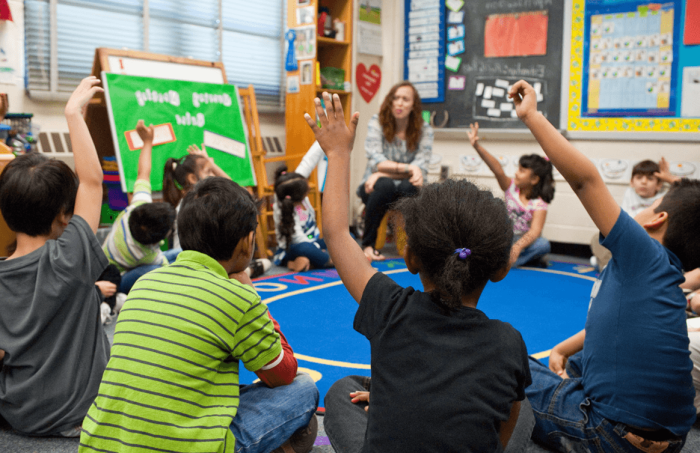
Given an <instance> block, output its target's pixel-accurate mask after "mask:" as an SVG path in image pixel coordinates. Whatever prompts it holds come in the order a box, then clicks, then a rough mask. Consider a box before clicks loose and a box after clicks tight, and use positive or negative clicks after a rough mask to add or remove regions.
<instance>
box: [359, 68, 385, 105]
mask: <svg viewBox="0 0 700 453" xmlns="http://www.w3.org/2000/svg"><path fill="white" fill-rule="evenodd" d="M355 79H356V80H357V88H359V89H360V96H362V99H364V100H365V102H367V103H369V101H371V100H372V98H373V97H374V95H375V94H377V91H379V85H380V84H381V82H382V70H381V69H379V66H377V65H376V64H373V65H372V66H370V67H369V70H368V69H367V68H366V67H365V65H364V64H362V63H360V64H358V65H357V69H356V70H355Z"/></svg>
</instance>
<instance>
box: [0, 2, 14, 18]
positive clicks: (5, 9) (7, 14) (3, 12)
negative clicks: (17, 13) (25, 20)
mask: <svg viewBox="0 0 700 453" xmlns="http://www.w3.org/2000/svg"><path fill="white" fill-rule="evenodd" d="M0 20H9V21H10V22H12V12H11V11H10V5H8V4H7V0H0Z"/></svg>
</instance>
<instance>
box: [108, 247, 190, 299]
mask: <svg viewBox="0 0 700 453" xmlns="http://www.w3.org/2000/svg"><path fill="white" fill-rule="evenodd" d="M180 252H182V249H170V250H167V251H165V252H163V255H165V258H166V259H167V260H168V263H170V264H172V263H174V262H175V259H176V258H177V256H178V255H179V254H180ZM159 267H161V266H160V265H154V264H148V265H144V266H139V267H135V268H133V269H131V270H129V271H126V272H125V273H124V275H122V282H121V283H120V284H119V292H120V293H124V294H129V291H131V287H132V286H134V283H136V280H138V279H139V278H141V276H142V275H145V274H147V273H149V272H151V271H152V270H154V269H158V268H159Z"/></svg>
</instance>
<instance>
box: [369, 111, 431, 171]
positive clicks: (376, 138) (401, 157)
mask: <svg viewBox="0 0 700 453" xmlns="http://www.w3.org/2000/svg"><path fill="white" fill-rule="evenodd" d="M365 152H366V153H367V169H366V170H365V175H364V176H363V178H362V184H364V183H365V181H367V178H369V177H370V176H371V175H372V173H376V172H377V165H379V163H381V162H384V161H385V160H390V161H392V162H399V163H402V164H412V165H416V166H418V167H419V168H420V169H421V170H422V171H423V180H424V181H427V180H428V165H429V164H430V157H431V155H432V154H433V128H431V127H430V125H429V124H428V123H423V133H422V134H421V137H420V141H419V142H418V149H417V150H415V151H414V152H408V151H407V150H406V140H401V139H400V138H398V137H394V141H393V142H391V143H389V142H388V141H387V140H386V139H385V138H384V131H382V126H381V124H379V115H374V116H373V117H372V118H371V119H370V120H369V124H368V125H367V138H366V139H365ZM400 182H401V181H399V180H397V181H395V183H396V184H399V183H400Z"/></svg>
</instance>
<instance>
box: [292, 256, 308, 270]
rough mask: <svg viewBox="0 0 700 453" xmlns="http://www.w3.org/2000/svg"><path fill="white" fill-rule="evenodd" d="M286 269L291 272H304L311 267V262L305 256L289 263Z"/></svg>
mask: <svg viewBox="0 0 700 453" xmlns="http://www.w3.org/2000/svg"><path fill="white" fill-rule="evenodd" d="M287 267H288V268H289V269H290V270H292V271H293V272H306V271H308V270H309V268H310V267H311V261H309V259H308V258H307V257H305V256H300V257H298V258H297V259H295V260H294V261H289V262H288V263H287Z"/></svg>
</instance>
